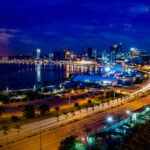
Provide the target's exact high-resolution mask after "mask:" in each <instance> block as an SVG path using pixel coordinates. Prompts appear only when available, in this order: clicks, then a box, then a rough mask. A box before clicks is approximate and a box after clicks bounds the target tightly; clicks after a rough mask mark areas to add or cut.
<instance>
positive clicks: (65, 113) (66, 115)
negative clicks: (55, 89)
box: [63, 111, 68, 120]
mask: <svg viewBox="0 0 150 150" xmlns="http://www.w3.org/2000/svg"><path fill="white" fill-rule="evenodd" d="M63 114H64V115H65V118H66V120H67V117H68V114H67V112H66V111H64V112H63Z"/></svg>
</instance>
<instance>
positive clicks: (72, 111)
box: [71, 109, 75, 119]
mask: <svg viewBox="0 0 150 150" xmlns="http://www.w3.org/2000/svg"><path fill="white" fill-rule="evenodd" d="M71 114H72V116H75V111H74V110H73V109H72V110H71ZM73 119H74V117H73Z"/></svg>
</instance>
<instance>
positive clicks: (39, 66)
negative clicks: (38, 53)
mask: <svg viewBox="0 0 150 150" xmlns="http://www.w3.org/2000/svg"><path fill="white" fill-rule="evenodd" d="M41 68H42V65H41V64H40V63H37V64H36V72H37V73H36V81H37V83H41Z"/></svg>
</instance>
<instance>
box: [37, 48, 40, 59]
mask: <svg viewBox="0 0 150 150" xmlns="http://www.w3.org/2000/svg"><path fill="white" fill-rule="evenodd" d="M36 56H37V57H36V58H37V59H40V57H41V50H40V49H39V48H38V49H37V50H36Z"/></svg>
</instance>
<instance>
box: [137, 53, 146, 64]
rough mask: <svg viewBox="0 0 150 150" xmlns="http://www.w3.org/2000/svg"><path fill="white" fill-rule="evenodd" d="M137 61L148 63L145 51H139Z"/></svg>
mask: <svg viewBox="0 0 150 150" xmlns="http://www.w3.org/2000/svg"><path fill="white" fill-rule="evenodd" d="M139 63H142V64H147V63H148V55H147V53H146V52H140V54H139Z"/></svg>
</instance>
